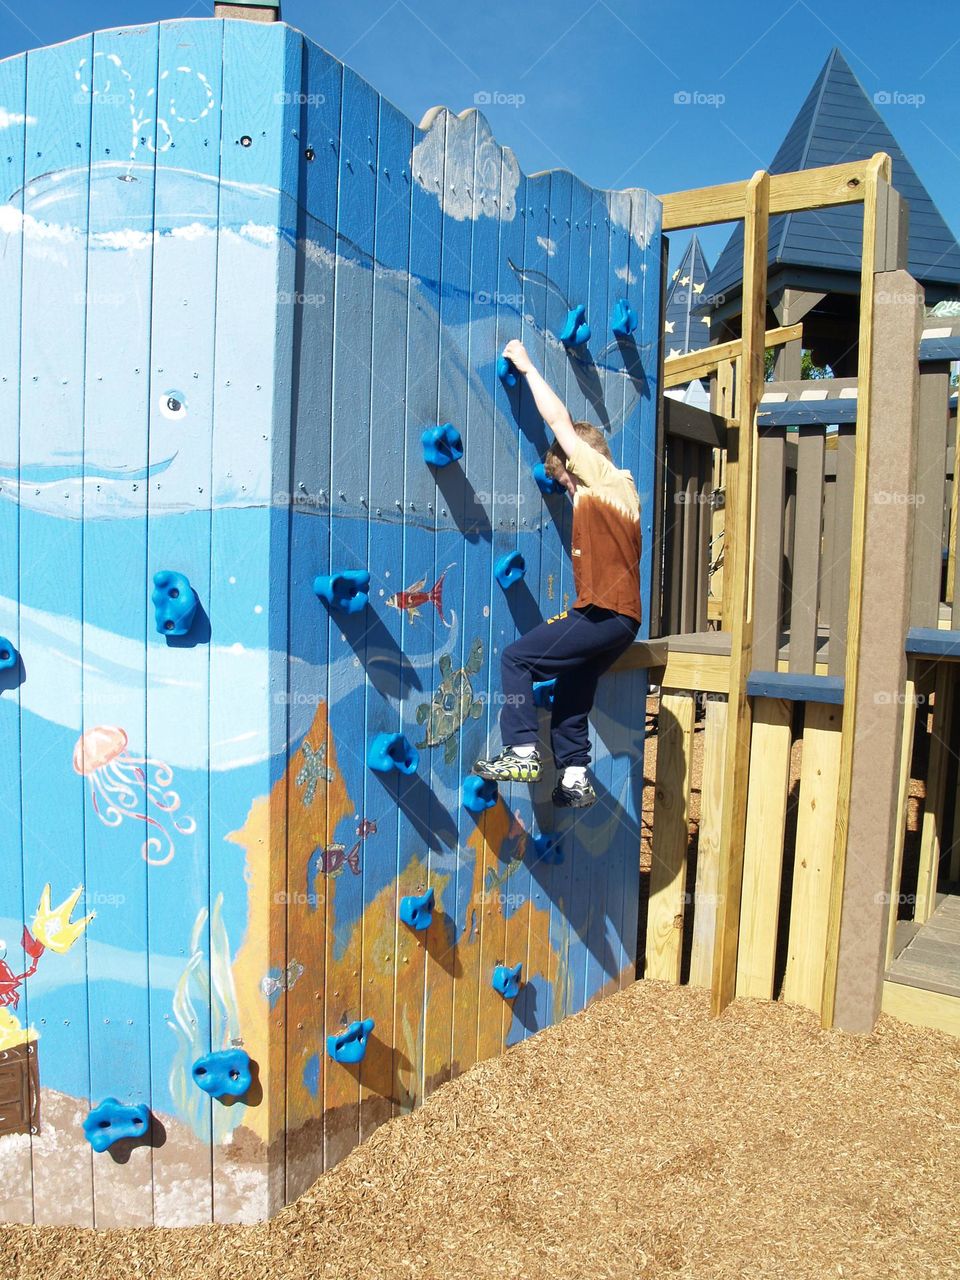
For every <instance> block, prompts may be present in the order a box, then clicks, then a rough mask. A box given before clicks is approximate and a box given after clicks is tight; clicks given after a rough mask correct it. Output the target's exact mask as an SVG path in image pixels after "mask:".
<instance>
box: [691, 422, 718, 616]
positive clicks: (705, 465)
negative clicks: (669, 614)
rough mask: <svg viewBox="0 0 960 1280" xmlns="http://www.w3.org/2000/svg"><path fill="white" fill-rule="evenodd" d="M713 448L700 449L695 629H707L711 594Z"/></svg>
mask: <svg viewBox="0 0 960 1280" xmlns="http://www.w3.org/2000/svg"><path fill="white" fill-rule="evenodd" d="M713 452H714V451H713V450H712V449H707V448H703V447H701V448H700V449H698V451H697V453H698V457H697V461H698V468H697V551H696V555H697V607H696V617H695V619H694V630H695V631H706V629H707V617H708V614H707V597H708V596H709V594H710V572H709V563H710V526H711V523H712V520H713V509H712V507H711V504H710V495H711V493H712V491H713V485H712V483H711V479H712V477H711V470H712V466H713Z"/></svg>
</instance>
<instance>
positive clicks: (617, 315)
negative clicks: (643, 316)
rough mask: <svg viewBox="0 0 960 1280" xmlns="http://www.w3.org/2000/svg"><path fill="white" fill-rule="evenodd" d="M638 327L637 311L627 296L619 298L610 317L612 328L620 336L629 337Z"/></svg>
mask: <svg viewBox="0 0 960 1280" xmlns="http://www.w3.org/2000/svg"><path fill="white" fill-rule="evenodd" d="M636 327H637V313H636V311H634V309H633V307H631V305H630V303H629V302H628V301H627V300H626V298H618V299H617V303H616V306H615V307H614V308H613V315H612V316H611V317H610V328H611V329H612V330H613V332H614V333H615V334H616V335H617V337H618V338H629V337H630V335H631V333H633V331H634V329H636Z"/></svg>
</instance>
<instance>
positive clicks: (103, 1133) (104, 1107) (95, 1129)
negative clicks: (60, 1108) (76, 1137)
mask: <svg viewBox="0 0 960 1280" xmlns="http://www.w3.org/2000/svg"><path fill="white" fill-rule="evenodd" d="M149 1129H150V1112H149V1111H148V1110H147V1108H146V1106H144V1104H143V1103H142V1102H141V1103H138V1104H137V1105H136V1106H133V1107H126V1106H124V1105H123V1103H122V1102H119V1101H118V1100H117V1099H116V1098H104V1100H103V1101H102V1102H101V1103H100V1105H99V1107H94V1109H93V1110H92V1111H91V1112H90V1114H89V1115H88V1116H87V1118H86V1120H84V1122H83V1132H84V1136H85V1137H86V1139H87V1141H88V1142H89V1143H90V1145H91V1147H93V1149H94V1151H106V1150H107V1148H108V1147H112V1146H113V1144H114V1143H115V1142H120V1141H122V1139H124V1138H143V1137H145V1136H146V1134H147V1132H148V1131H149Z"/></svg>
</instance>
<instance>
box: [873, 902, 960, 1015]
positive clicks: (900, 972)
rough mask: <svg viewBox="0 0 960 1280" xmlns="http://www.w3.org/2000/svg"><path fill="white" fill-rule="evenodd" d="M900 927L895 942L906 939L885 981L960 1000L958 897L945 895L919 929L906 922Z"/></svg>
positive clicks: (959, 918) (898, 950) (959, 906)
mask: <svg viewBox="0 0 960 1280" xmlns="http://www.w3.org/2000/svg"><path fill="white" fill-rule="evenodd" d="M904 925H905V926H906V928H905V929H903V926H904ZM900 927H901V929H903V932H902V933H901V934H900V938H898V942H900V941H901V939H904V938H909V940H908V941H907V942H906V945H905V946H901V947H900V948H898V949H897V951H896V958H895V959H894V961H893V963H892V964H891V965H890V968H889V969H888V970H887V979H888V981H891V982H899V983H902V984H903V985H904V986H908V987H922V988H923V990H925V991H938V992H939V993H940V994H941V995H945V996H956V997H958V998H960V897H958V896H956V895H952V894H948V895H946V896H945V897H944V898H943V899H942V900H941V902H940V904H939V905H938V906H937V909H936V910H935V911H934V913H933V915H932V916H931V917H930V919H929V920H928V921H927V922H926V924H924V925H920V926H919V928H918V927H917V926H915V925H913V924H912V923H911V922H909V921H903V922H902V924H901V926H900Z"/></svg>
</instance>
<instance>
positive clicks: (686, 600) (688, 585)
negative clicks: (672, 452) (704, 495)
mask: <svg viewBox="0 0 960 1280" xmlns="http://www.w3.org/2000/svg"><path fill="white" fill-rule="evenodd" d="M698 448H699V446H698V445H696V444H694V443H693V442H692V441H690V440H687V441H684V442H683V446H682V449H683V452H682V457H683V473H682V478H681V485H682V490H681V498H682V505H681V508H680V518H681V527H682V534H681V548H682V549H681V553H680V554H681V565H680V631H681V632H683V633H689V632H691V631H694V630H695V629H696V625H697V623H696V616H697V615H696V605H697V597H696V588H697V577H696V575H697V558H696V557H697V545H698V544H697V452H698Z"/></svg>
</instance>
